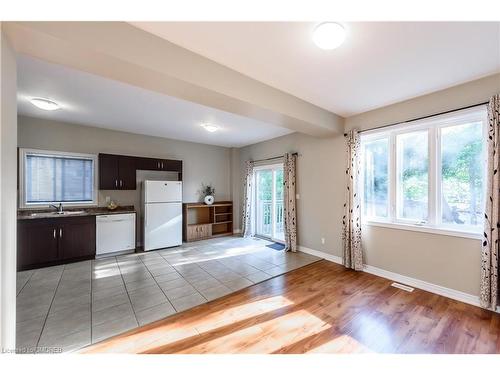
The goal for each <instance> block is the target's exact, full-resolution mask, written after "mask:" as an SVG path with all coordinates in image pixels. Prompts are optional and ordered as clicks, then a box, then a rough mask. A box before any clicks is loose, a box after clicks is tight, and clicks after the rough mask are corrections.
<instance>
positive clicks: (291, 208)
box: [283, 153, 297, 252]
mask: <svg viewBox="0 0 500 375" xmlns="http://www.w3.org/2000/svg"><path fill="white" fill-rule="evenodd" d="M283 159H284V160H283V203H284V204H283V219H284V231H285V250H286V251H293V252H295V251H297V208H296V207H297V204H296V200H295V198H296V193H295V190H296V189H295V174H296V166H297V155H293V154H290V153H286V154H285V156H284V158H283Z"/></svg>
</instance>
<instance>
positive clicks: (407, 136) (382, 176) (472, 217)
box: [361, 106, 487, 238]
mask: <svg viewBox="0 0 500 375" xmlns="http://www.w3.org/2000/svg"><path fill="white" fill-rule="evenodd" d="M486 126H487V113H486V108H485V107H484V106H480V107H474V108H470V109H467V110H462V111H456V112H453V113H449V114H446V115H440V116H434V117H431V118H427V119H424V120H420V121H418V122H413V123H407V124H404V123H403V124H399V125H394V126H391V127H388V128H384V129H377V130H373V131H367V132H364V133H362V134H361V164H362V166H361V169H362V171H361V172H362V173H361V195H362V199H361V202H362V220H363V223H364V224H368V225H379V226H388V227H393V228H400V229H407V230H416V231H426V232H433V233H442V234H448V235H456V236H464V237H472V238H480V235H481V233H482V224H483V222H482V218H483V211H484V195H485V194H484V191H485V181H486V177H485V165H486V137H487V127H486Z"/></svg>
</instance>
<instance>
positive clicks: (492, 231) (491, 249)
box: [479, 94, 500, 309]
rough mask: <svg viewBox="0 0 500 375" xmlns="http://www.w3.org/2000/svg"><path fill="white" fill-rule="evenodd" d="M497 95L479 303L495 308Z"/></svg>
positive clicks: (499, 225) (491, 110)
mask: <svg viewBox="0 0 500 375" xmlns="http://www.w3.org/2000/svg"><path fill="white" fill-rule="evenodd" d="M499 127H500V94H497V95H494V96H493V97H492V98H491V100H490V102H489V104H488V139H487V144H488V151H487V153H488V164H487V167H486V168H487V170H486V171H487V176H488V177H487V182H486V207H485V213H484V235H483V236H484V238H483V244H482V251H481V287H480V293H479V299H480V302H481V306H483V307H485V308H490V309H495V308H496V306H497V305H498V302H499V301H498V245H499V244H498V241H499V235H498V231H499V229H500V220H499V212H498V210H499V198H500V192H499V189H500V173H498V172H499V170H498V169H499V166H500V160H499V157H500V147H499V142H500V134H499V133H500V128H499Z"/></svg>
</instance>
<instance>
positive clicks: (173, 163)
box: [162, 160, 182, 172]
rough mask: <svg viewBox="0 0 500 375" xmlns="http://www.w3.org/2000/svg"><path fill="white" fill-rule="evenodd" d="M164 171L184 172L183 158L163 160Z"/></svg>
mask: <svg viewBox="0 0 500 375" xmlns="http://www.w3.org/2000/svg"><path fill="white" fill-rule="evenodd" d="M162 163H163V164H162V166H163V170H164V171H173V172H182V161H181V160H162Z"/></svg>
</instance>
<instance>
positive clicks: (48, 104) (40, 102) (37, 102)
mask: <svg viewBox="0 0 500 375" xmlns="http://www.w3.org/2000/svg"><path fill="white" fill-rule="evenodd" d="M30 103H31V104H33V105H34V106H35V107H37V108H40V109H43V110H44V111H55V110H56V109H59V108H60V107H59V104H57V103H56V102H53V101H52V100H49V99H44V98H33V99H31V100H30Z"/></svg>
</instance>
